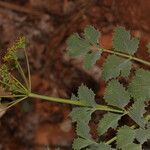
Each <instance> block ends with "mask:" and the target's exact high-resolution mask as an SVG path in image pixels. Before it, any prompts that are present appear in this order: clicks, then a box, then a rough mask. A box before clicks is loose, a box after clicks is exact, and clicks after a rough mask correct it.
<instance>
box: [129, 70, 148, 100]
mask: <svg viewBox="0 0 150 150" xmlns="http://www.w3.org/2000/svg"><path fill="white" fill-rule="evenodd" d="M128 91H129V93H130V95H131V97H133V98H134V100H139V101H145V100H149V99H150V72H149V71H146V70H143V69H139V70H137V71H136V75H135V77H134V78H133V80H132V82H131V83H130V84H129V88H128Z"/></svg>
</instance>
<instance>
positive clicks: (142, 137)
mask: <svg viewBox="0 0 150 150" xmlns="http://www.w3.org/2000/svg"><path fill="white" fill-rule="evenodd" d="M135 136H136V139H137V140H138V141H139V142H140V144H143V143H144V142H146V141H147V140H149V139H150V129H141V128H139V129H137V130H136V135H135Z"/></svg>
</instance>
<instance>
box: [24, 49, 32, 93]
mask: <svg viewBox="0 0 150 150" xmlns="http://www.w3.org/2000/svg"><path fill="white" fill-rule="evenodd" d="M24 53H25V57H26V63H27V70H28V80H29V81H28V83H29V90H30V92H31V72H30V65H29V59H28V55H27V51H26V49H25V48H24Z"/></svg>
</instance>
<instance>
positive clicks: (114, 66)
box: [102, 55, 132, 81]
mask: <svg viewBox="0 0 150 150" xmlns="http://www.w3.org/2000/svg"><path fill="white" fill-rule="evenodd" d="M131 66H132V63H131V61H130V60H126V59H124V58H121V57H118V56H115V55H110V56H108V58H107V60H106V62H105V63H104V65H103V72H102V78H103V79H104V80H106V81H107V80H109V79H111V78H116V77H118V76H119V75H121V76H123V77H127V76H128V75H129V73H130V70H131Z"/></svg>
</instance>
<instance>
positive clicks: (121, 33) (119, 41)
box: [113, 27, 139, 54]
mask: <svg viewBox="0 0 150 150" xmlns="http://www.w3.org/2000/svg"><path fill="white" fill-rule="evenodd" d="M138 45H139V40H138V39H137V38H131V35H130V32H128V31H126V30H125V28H124V27H118V28H116V29H115V31H114V34H113V47H114V48H115V50H117V51H120V52H124V53H128V54H134V53H135V52H136V51H137V49H138Z"/></svg>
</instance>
